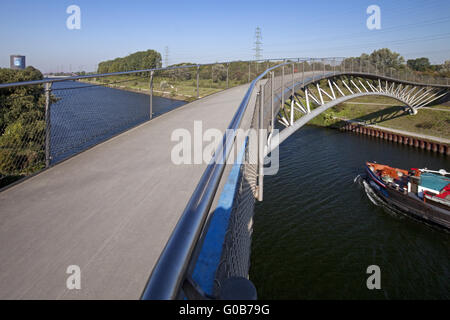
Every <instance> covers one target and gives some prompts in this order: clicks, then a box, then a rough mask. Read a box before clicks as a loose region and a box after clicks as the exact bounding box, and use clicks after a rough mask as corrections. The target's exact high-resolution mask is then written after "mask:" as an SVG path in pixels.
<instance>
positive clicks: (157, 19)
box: [0, 0, 450, 72]
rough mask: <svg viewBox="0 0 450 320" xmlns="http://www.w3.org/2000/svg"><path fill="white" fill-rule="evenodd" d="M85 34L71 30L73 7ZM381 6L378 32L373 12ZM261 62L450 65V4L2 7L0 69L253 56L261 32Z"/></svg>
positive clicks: (139, 2) (299, 1)
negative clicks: (158, 57) (392, 58)
mask: <svg viewBox="0 0 450 320" xmlns="http://www.w3.org/2000/svg"><path fill="white" fill-rule="evenodd" d="M72 4H75V5H78V6H79V7H80V8H81V29H80V30H69V29H67V28H66V20H67V17H68V16H69V14H67V13H66V8H67V7H68V6H69V5H72ZM372 4H376V5H378V6H379V7H380V8H381V30H368V29H367V27H366V20H367V18H368V14H367V13H366V9H367V7H368V6H369V5H372ZM257 26H259V27H260V28H261V30H262V37H263V39H262V42H263V45H262V47H263V50H264V51H263V58H279V57H332V56H338V57H344V56H359V55H360V54H361V53H362V52H371V51H373V50H374V49H377V48H382V47H388V48H391V49H393V50H395V51H397V52H399V53H401V54H402V55H403V56H404V57H405V58H407V59H409V58H415V57H421V56H426V57H429V58H430V59H431V61H432V63H442V62H443V61H445V60H450V1H448V0H428V1H417V0H408V1H406V0H396V1H392V0H387V1H384V0H383V1H381V0H370V1H366V0H345V1H336V0H334V1H331V0H329V1H303V0H295V1H284V0H280V1H273V0H271V1H265V0H260V1H242V0H241V1H234V0H227V1H215V0H209V1H195V0H192V1H175V0H173V1H154V0H128V1H126V0H95V1H93V0H69V1H66V0H40V1H36V0H13V1H1V3H0V30H1V31H0V32H1V47H0V67H8V66H9V55H10V54H23V55H26V56H27V65H33V66H35V67H37V68H39V69H41V70H42V71H43V72H52V71H70V70H71V71H78V70H80V69H83V70H87V71H94V70H95V69H96V67H97V63H98V62H100V61H102V60H106V59H111V58H115V57H118V56H125V55H127V54H129V53H132V52H135V51H139V50H146V49H155V50H157V51H159V52H160V53H161V54H163V53H164V47H165V46H168V47H169V63H170V64H173V63H179V62H198V63H206V62H216V61H226V60H237V59H241V60H247V59H252V58H253V56H254V51H253V50H252V48H253V42H254V33H255V28H256V27H257Z"/></svg>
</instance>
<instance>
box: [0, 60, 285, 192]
mask: <svg viewBox="0 0 450 320" xmlns="http://www.w3.org/2000/svg"><path fill="white" fill-rule="evenodd" d="M277 63H279V62H278V61H271V62H269V61H264V62H254V61H236V62H227V63H215V64H208V65H189V66H183V65H180V66H172V67H170V68H165V69H154V70H144V71H136V72H134V71H130V72H123V73H115V74H100V75H93V76H87V77H74V78H70V79H68V80H64V79H57V80H56V79H48V80H42V81H38V84H34V83H30V82H27V83H24V84H21V83H13V84H0V87H1V88H0V104H1V105H0V107H1V109H0V116H1V119H0V121H1V122H0V133H1V137H0V187H3V186H5V185H7V184H9V183H10V182H13V181H15V180H16V179H18V178H21V177H25V176H28V175H30V174H33V173H35V172H38V171H39V170H41V169H43V168H45V167H48V166H50V165H53V164H55V163H57V162H60V161H62V160H64V159H67V158H68V157H71V156H73V155H75V154H77V153H79V152H81V151H84V150H86V149H87V148H89V147H92V146H94V145H96V144H98V143H100V142H103V141H105V140H107V139H109V138H111V137H113V136H115V135H117V134H119V133H121V132H124V131H125V130H128V129H130V128H132V127H134V126H136V125H139V124H142V123H144V122H146V121H148V120H150V119H152V118H154V117H157V116H159V115H161V114H163V113H166V112H169V111H171V110H173V109H175V108H178V107H180V106H182V105H184V104H185V103H187V102H191V101H194V100H196V99H199V98H202V97H205V96H208V95H210V94H213V93H217V92H220V91H222V90H225V89H227V88H231V87H235V86H239V85H243V84H246V83H248V82H249V81H251V80H253V78H254V77H256V76H257V75H258V74H259V73H260V72H262V71H263V70H264V68H265V67H267V66H268V65H276V64H277ZM46 86H48V91H46ZM47 95H48V97H47Z"/></svg>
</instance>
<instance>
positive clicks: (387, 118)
mask: <svg viewBox="0 0 450 320" xmlns="http://www.w3.org/2000/svg"><path fill="white" fill-rule="evenodd" d="M342 120H352V121H359V122H363V123H365V124H368V125H376V126H380V127H384V128H391V129H398V130H404V131H408V132H411V133H417V134H423V135H428V136H434V137H439V138H445V139H450V107H448V106H446V105H434V106H430V107H427V108H422V109H419V110H418V113H417V114H416V115H410V114H409V113H408V112H405V111H404V108H403V106H400V105H399V104H398V101H396V100H394V99H391V98H386V97H360V98H356V99H354V100H351V101H349V102H346V103H342V104H340V105H338V106H336V107H334V108H331V109H328V110H327V111H325V112H324V113H322V114H320V115H319V116H317V117H316V118H314V119H313V120H312V121H311V122H310V124H313V125H318V126H329V127H339V126H340V125H341V123H342Z"/></svg>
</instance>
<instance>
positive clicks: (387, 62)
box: [369, 48, 405, 70]
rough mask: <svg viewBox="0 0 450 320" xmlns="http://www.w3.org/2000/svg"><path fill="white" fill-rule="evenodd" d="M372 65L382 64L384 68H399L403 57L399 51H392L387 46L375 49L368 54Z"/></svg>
mask: <svg viewBox="0 0 450 320" xmlns="http://www.w3.org/2000/svg"><path fill="white" fill-rule="evenodd" d="M369 60H370V62H371V64H372V65H379V66H384V67H385V68H394V69H397V70H398V69H401V68H402V67H403V65H404V63H405V59H404V58H403V57H402V56H401V55H400V53H397V52H393V51H391V50H389V49H387V48H383V49H379V50H375V51H374V52H372V53H371V54H370V56H369Z"/></svg>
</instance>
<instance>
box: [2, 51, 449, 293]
mask: <svg viewBox="0 0 450 320" xmlns="http://www.w3.org/2000/svg"><path fill="white" fill-rule="evenodd" d="M215 65H220V66H221V67H220V68H213V67H212V65H194V66H182V67H174V68H167V69H152V70H138V71H130V72H123V73H114V74H105V75H92V76H80V77H70V78H66V79H54V80H42V81H31V82H27V83H14V84H0V90H10V89H11V88H14V87H20V86H37V85H42V84H44V85H45V88H46V91H45V96H46V105H45V119H43V120H45V121H44V123H45V124H46V130H45V135H44V136H42V137H37V138H36V139H41V140H42V146H43V147H44V149H45V150H42V152H43V153H44V154H45V162H46V169H45V170H42V171H40V172H38V173H37V174H35V175H33V176H31V177H30V178H28V179H25V180H23V181H20V182H18V183H16V184H14V185H13V186H11V187H9V188H7V189H5V190H3V191H2V192H1V193H0V243H1V246H0V261H1V262H0V298H3V299H27V298H31V299H34V298H44V299H77V298H84V299H90V298H96V299H104V298H110V299H120V298H124V299H137V298H143V299H176V298H184V297H186V298H189V299H216V298H236V297H246V298H254V297H256V295H255V293H254V291H253V288H252V285H251V283H250V282H248V281H246V280H245V278H246V277H247V276H248V266H249V262H248V260H249V253H250V239H251V228H252V227H251V226H252V215H253V206H254V201H255V199H259V200H262V199H263V177H264V158H265V156H267V155H268V154H269V153H271V152H273V151H274V150H275V149H276V148H277V147H278V145H279V144H280V143H281V142H282V141H284V140H285V139H286V138H287V137H289V136H290V135H291V134H293V133H294V132H295V131H296V130H298V129H299V128H301V127H302V126H303V125H304V124H306V123H307V122H308V121H310V120H311V119H312V118H314V117H315V116H317V115H319V114H320V113H322V112H324V111H325V110H327V109H329V108H331V107H333V106H336V105H337V104H339V103H342V102H344V101H347V100H349V99H353V98H356V97H361V96H368V95H378V96H387V97H391V98H394V99H396V100H398V101H400V102H401V103H402V104H404V105H405V107H406V109H408V110H410V111H411V112H412V113H415V112H416V111H417V109H420V108H422V107H424V106H426V105H428V104H430V103H432V102H433V101H439V100H442V99H448V93H449V85H448V79H432V78H429V79H423V78H420V77H418V75H417V74H414V73H412V74H407V73H401V74H399V73H397V72H395V71H394V72H393V70H392V69H388V68H384V67H383V66H381V65H371V64H368V63H364V62H360V64H359V65H357V66H356V65H353V63H351V64H350V63H348V61H347V60H345V59H341V58H339V59H338V58H327V59H281V60H277V61H273V60H264V61H250V62H244V61H238V62H226V63H220V64H215ZM208 68H209V69H208ZM233 68H237V69H239V70H238V71H239V74H240V75H241V76H242V75H245V77H246V75H247V73H248V83H247V84H241V85H236V81H235V85H236V86H235V87H231V85H230V84H231V83H232V81H233V79H231V77H230V75H229V73H230V71H232V70H233ZM247 68H248V69H247ZM252 68H253V70H252ZM258 69H259V70H258ZM385 69H386V70H385ZM205 70H206V71H205ZM217 70H219V71H217ZM263 70H264V71H263ZM208 72H210V74H211V81H210V83H211V87H212V85H213V84H215V83H220V82H219V80H218V81H216V82H214V81H215V80H217V79H218V76H219V75H217V74H216V75H214V72H221V73H220V76H221V77H222V76H224V75H225V72H226V80H225V78H224V80H220V81H222V82H221V83H222V84H223V89H226V88H228V89H227V90H223V91H222V92H218V93H215V94H213V95H209V96H206V97H204V98H201V99H199V100H196V101H194V102H191V103H189V104H186V105H184V106H183V107H180V108H178V109H176V110H174V111H171V112H169V113H167V114H165V115H162V116H160V117H157V118H155V119H152V120H151V121H147V122H145V123H143V124H141V125H139V126H136V127H134V128H133V129H131V130H129V131H126V132H123V133H121V134H119V135H117V136H115V137H114V138H112V139H110V140H107V141H105V142H103V143H100V144H98V145H96V146H95V147H92V148H90V149H88V150H85V151H83V152H81V153H78V154H77V155H75V156H73V157H71V158H69V159H67V160H65V161H63V162H60V163H58V164H55V165H52V163H51V143H52V142H51V128H52V126H51V124H52V117H51V112H50V110H51V92H52V91H51V90H52V86H51V83H50V82H49V81H51V82H63V81H67V80H87V79H91V78H97V79H101V78H106V77H108V79H109V78H111V79H115V81H119V80H117V78H114V77H118V76H129V75H136V74H147V75H148V85H149V87H148V88H149V94H150V98H149V119H151V118H152V115H153V100H152V99H153V87H154V80H155V79H156V78H157V77H159V78H158V79H166V78H167V79H168V80H167V81H170V79H177V80H178V78H176V77H178V76H183V77H185V76H186V74H188V73H189V77H188V78H189V81H192V80H193V81H195V82H196V87H194V90H196V93H197V97H200V91H201V90H202V79H201V76H202V75H203V76H205V74H207V73H208ZM164 77H166V78H164ZM174 77H175V78H174ZM252 79H253V80H252ZM206 80H208V79H206ZM204 82H205V80H203V83H204ZM244 82H245V81H244ZM85 90H87V89H85ZM205 90H206V89H205ZM68 92H69V91H68ZM80 92H81V93H80V99H81V97H82V95H83V92H84V91H80ZM106 98H107V97H105V99H106ZM62 99H64V97H63V98H62ZM82 101H86V102H83V106H87V105H89V99H82ZM107 103H114V101H109V100H108V102H107ZM92 108H93V109H92V110H95V106H92ZM89 110H91V109H89ZM86 114H87V115H88V116H87V117H86V119H87V120H88V119H89V115H91V114H92V111H89V112H88V111H86ZM200 120H201V121H202V126H203V130H206V129H209V128H216V129H219V130H221V131H222V132H224V131H225V129H227V128H228V129H230V131H229V133H228V134H226V135H224V136H223V140H222V142H221V143H219V146H218V148H217V150H216V151H215V152H214V155H213V157H212V159H211V161H210V162H209V164H201V165H175V164H174V163H173V162H172V161H171V152H172V147H173V142H172V141H171V135H172V133H173V132H174V130H176V129H180V128H184V129H186V130H187V131H189V132H191V133H192V135H194V134H195V132H194V131H195V129H194V122H195V121H200ZM277 122H278V123H281V124H282V125H283V126H284V127H285V129H283V130H281V131H280V132H278V133H277V131H275V127H276V123H277ZM83 128H85V127H84V126H83V124H80V130H85V129H83ZM251 128H253V129H257V130H258V131H257V132H258V134H257V135H250V134H249V135H248V137H246V139H245V141H244V144H243V145H238V144H237V134H236V130H237V129H251ZM261 129H263V130H261ZM68 134H70V132H69V133H68ZM41 140H39V141H41ZM27 143H29V141H27ZM20 148H23V146H21V147H20ZM17 149H18V150H19V146H17ZM235 149H238V150H235ZM20 150H22V149H20ZM232 152H236V155H237V159H238V160H241V163H239V162H238V163H230V165H226V163H227V159H229V157H230V155H231V154H232ZM183 209H184V210H183ZM70 265H77V266H79V267H80V270H81V289H80V290H77V289H74V290H70V289H69V288H68V287H67V286H66V282H67V278H68V277H69V274H67V273H66V271H67V268H68V266H70Z"/></svg>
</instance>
